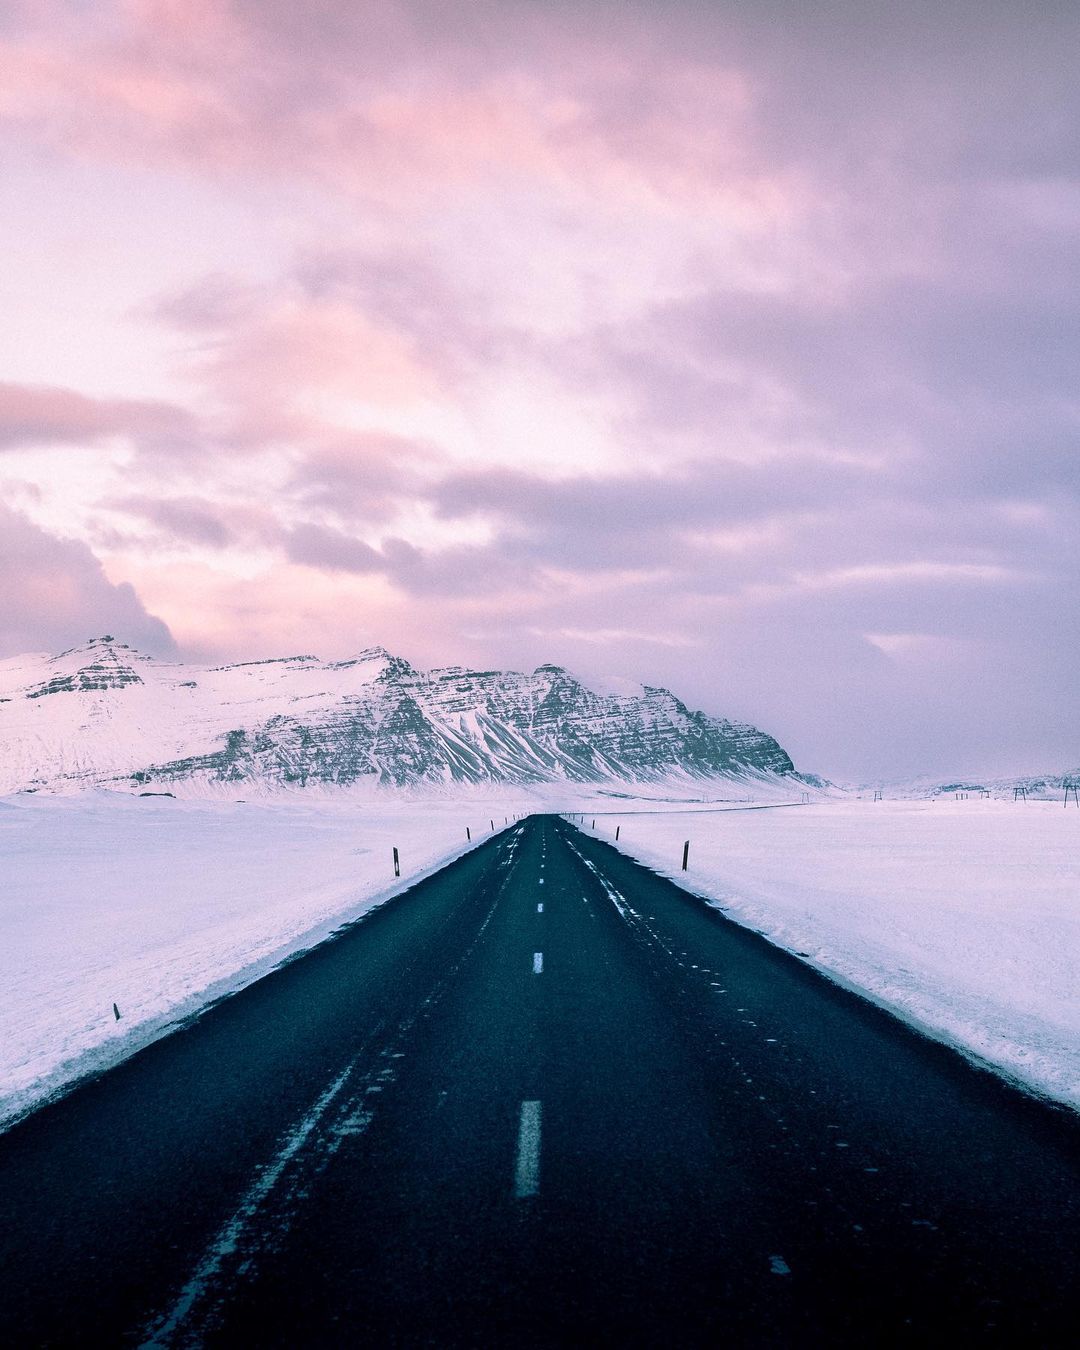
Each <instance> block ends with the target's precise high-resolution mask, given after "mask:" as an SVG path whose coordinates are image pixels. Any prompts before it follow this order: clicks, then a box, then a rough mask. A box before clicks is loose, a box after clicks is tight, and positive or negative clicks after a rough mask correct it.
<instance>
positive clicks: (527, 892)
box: [0, 817, 1080, 1347]
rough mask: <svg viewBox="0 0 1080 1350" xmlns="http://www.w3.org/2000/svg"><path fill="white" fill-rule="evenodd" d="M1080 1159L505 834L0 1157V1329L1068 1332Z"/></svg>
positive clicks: (1062, 1141)
mask: <svg viewBox="0 0 1080 1350" xmlns="http://www.w3.org/2000/svg"><path fill="white" fill-rule="evenodd" d="M1078 1145H1080V1130H1078V1125H1077V1121H1076V1118H1075V1117H1074V1116H1072V1115H1070V1114H1069V1113H1066V1112H1063V1111H1057V1110H1054V1109H1052V1108H1050V1107H1047V1106H1045V1105H1042V1104H1040V1103H1038V1102H1035V1101H1033V1100H1031V1099H1029V1098H1027V1097H1025V1096H1023V1095H1021V1094H1020V1093H1017V1092H1015V1091H1013V1090H1012V1089H1010V1088H1008V1087H1007V1086H1006V1085H1004V1084H1003V1083H1001V1082H999V1081H998V1080H997V1079H996V1078H994V1077H993V1076H992V1075H990V1074H987V1073H984V1072H981V1071H979V1070H977V1069H974V1068H972V1067H970V1066H969V1065H967V1064H966V1063H965V1062H964V1061H963V1060H962V1059H961V1058H959V1057H958V1056H956V1055H954V1054H953V1053H952V1052H950V1051H948V1050H946V1049H945V1048H943V1047H941V1046H938V1045H936V1044H934V1043H932V1042H930V1041H928V1040H925V1039H924V1038H922V1037H920V1036H918V1035H917V1034H915V1033H914V1032H911V1031H909V1030H907V1029H906V1028H905V1027H904V1026H902V1025H901V1024H900V1023H898V1022H896V1021H895V1020H894V1019H892V1018H891V1017H889V1016H888V1015H886V1014H884V1013H882V1012H881V1011H879V1010H878V1009H876V1008H875V1007H873V1006H872V1005H870V1004H869V1003H867V1002H865V1001H863V1000H861V999H859V998H857V997H855V996H854V995H852V994H850V993H847V992H845V991H844V990H841V989H839V988H837V987H836V986H834V985H832V984H830V983H829V982H828V981H826V980H824V979H822V978H821V977H819V976H818V975H816V974H815V973H814V972H813V971H812V970H810V969H809V968H808V967H806V966H805V965H803V964H802V963H800V962H799V961H797V960H795V959H794V958H791V957H788V956H786V955H784V954H783V953H781V952H778V951H776V950H775V949H774V948H772V947H770V946H769V945H768V944H767V943H765V942H764V941H762V940H761V939H759V938H757V937H755V936H754V935H753V934H750V933H748V932H746V931H745V930H743V929H740V928H739V927H737V926H736V925H734V924H732V923H730V922H728V921H727V920H725V919H724V918H723V916H722V915H720V914H718V913H716V911H714V910H710V909H709V908H708V907H706V906H705V905H704V904H703V903H702V902H701V901H699V900H696V899H695V898H693V897H691V896H688V895H687V894H686V893H685V892H683V891H681V890H680V889H679V888H678V887H676V886H674V885H672V884H671V883H670V882H668V881H665V880H663V879H661V878H658V877H656V876H654V875H653V874H651V873H649V872H647V871H646V870H644V869H643V868H641V867H639V866H638V865H636V864H635V863H633V862H631V861H630V860H628V859H626V858H624V857H623V856H621V855H620V854H618V853H616V852H615V851H614V850H613V849H611V848H609V847H608V846H607V845H605V844H603V843H600V842H599V841H598V840H596V839H593V838H591V837H589V836H588V835H587V834H583V833H581V832H579V831H577V830H575V829H573V828H572V827H571V826H570V825H568V824H567V823H565V822H564V821H561V820H557V819H556V818H553V817H534V818H531V819H530V820H528V821H526V822H523V823H522V824H521V825H519V826H517V827H515V828H513V829H511V830H510V831H508V832H506V833H504V834H502V835H500V836H498V837H497V838H495V839H494V840H492V841H491V842H490V843H488V844H487V845H485V846H484V847H482V848H480V849H478V850H476V851H475V852H474V853H472V854H470V855H468V856H467V857H465V858H463V859H461V860H459V861H458V862H456V863H454V864H453V865H451V866H450V867H448V868H446V869H445V870H444V871H443V872H441V873H440V874H439V875H438V876H436V877H432V878H430V879H429V880H427V881H425V882H422V883H420V884H419V885H417V886H416V887H414V888H413V889H412V890H411V891H410V892H408V893H407V894H406V895H404V896H402V897H400V898H398V899H397V900H395V901H392V902H390V903H389V904H387V905H385V906H384V907H382V908H381V909H380V910H378V911H376V912H375V913H373V914H372V915H370V916H369V917H367V918H366V919H364V920H363V921H361V922H359V923H357V924H355V925H354V926H352V927H351V928H350V929H349V930H347V931H346V932H345V933H343V934H341V935H340V936H338V937H336V938H334V939H332V940H330V941H328V942H327V943H325V944H323V945H322V946H321V947H319V948H317V949H316V950H315V951H313V952H311V953H309V954H308V955H306V956H304V957H302V958H300V959H298V960H296V961H294V962H292V963H291V964H289V965H288V966H285V967H284V968H282V969H281V970H279V971H276V972H275V973H274V974H272V975H270V976H268V977H266V978H265V979H263V980H261V981H259V982H258V983H257V984H255V985H253V986H251V987H250V988H249V989H247V990H245V991H244V992H243V993H241V994H238V995H236V996H234V997H232V998H230V999H227V1000H225V1001H223V1002H222V1003H220V1004H219V1005H217V1006H216V1007H214V1008H213V1009H211V1010H210V1011H208V1012H207V1013H205V1014H204V1015H203V1016H202V1017H201V1018H199V1019H197V1020H196V1021H194V1022H193V1023H192V1024H191V1025H190V1026H188V1027H187V1028H185V1029H183V1030H181V1031H179V1032H177V1033H176V1034H174V1035H172V1036H170V1037H168V1038H167V1039H165V1040H163V1041H160V1042H158V1043H157V1044H155V1045H153V1046H150V1047H149V1048H148V1049H146V1050H144V1051H142V1052H141V1053H140V1054H138V1055H136V1056H134V1057H133V1058H132V1059H130V1060H129V1061H127V1062H126V1063H125V1064H123V1065H121V1066H120V1067H119V1068H117V1069H114V1070H113V1071H112V1072H110V1073H108V1074H106V1075H104V1076H102V1077H101V1078H99V1079H97V1080H95V1081H92V1082H89V1083H86V1084H84V1085H83V1086H82V1087H80V1088H79V1089H78V1090H77V1091H75V1092H73V1093H72V1094H71V1095H70V1096H68V1097H67V1098H65V1099H64V1100H63V1101H60V1102H58V1103H56V1104H54V1105H52V1106H50V1107H47V1108H45V1109H43V1110H41V1111H39V1112H38V1113H37V1114H36V1115H34V1116H32V1117H30V1118H29V1119H28V1120H26V1121H24V1122H23V1123H22V1124H21V1125H20V1126H18V1127H17V1128H15V1129H14V1130H12V1131H10V1132H9V1133H8V1134H6V1135H5V1136H3V1137H0V1258H2V1259H0V1344H3V1345H4V1346H23V1345H37V1344H48V1345H77V1344H86V1345H95V1346H110V1345H128V1344H131V1345H138V1344H147V1345H161V1346H187V1345H211V1346H219V1345H220V1346H239V1345H244V1346H248V1345H258V1346H289V1347H301V1346H309V1345H342V1346H345V1345H349V1346H352V1345H356V1344H360V1343H366V1344H370V1345H375V1346H381V1345H425V1344H432V1345H472V1346H486V1345H508V1346H530V1345H538V1346H549V1345H571V1344H577V1343H582V1342H584V1343H586V1344H590V1343H591V1344H601V1345H602V1344H606V1343H616V1342H617V1343H619V1344H621V1345H658V1344H663V1345H668V1344H672V1343H674V1344H678V1345H680V1346H681V1345H692V1344H710V1345H712V1344H722V1343H726V1344H730V1345H754V1346H756V1345H769V1346H776V1345H784V1346H786V1345H797V1346H802V1345H814V1346H816V1345H845V1344H853V1345H854V1344H859V1345H863V1346H865V1345H868V1344H869V1345H875V1344H878V1345H880V1344H890V1345H891V1344H911V1345H925V1344H926V1343H927V1342H928V1341H929V1342H930V1343H934V1342H935V1341H938V1340H944V1339H945V1338H949V1339H950V1340H951V1339H953V1338H955V1337H962V1338H963V1339H964V1340H965V1341H966V1342H969V1343H970V1342H974V1343H987V1344H999V1345H1010V1344H1017V1343H1018V1342H1022V1343H1023V1344H1025V1345H1057V1344H1062V1345H1064V1344H1066V1343H1070V1344H1071V1343H1074V1340H1075V1334H1076V1326H1077V1318H1078V1314H1080V1297H1078V1295H1077V1290H1076V1287H1075V1280H1074V1261H1075V1254H1076V1253H1075V1248H1076V1236H1077V1218H1078V1214H1080V1147H1078Z"/></svg>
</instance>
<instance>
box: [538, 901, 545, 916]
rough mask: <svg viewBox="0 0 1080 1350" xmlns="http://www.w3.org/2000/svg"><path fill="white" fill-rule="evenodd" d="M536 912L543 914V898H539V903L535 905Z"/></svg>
mask: <svg viewBox="0 0 1080 1350" xmlns="http://www.w3.org/2000/svg"><path fill="white" fill-rule="evenodd" d="M536 912H537V914H543V912H544V902H543V900H541V901H540V903H539V904H538V905H537V906H536Z"/></svg>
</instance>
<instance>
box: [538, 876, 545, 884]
mask: <svg viewBox="0 0 1080 1350" xmlns="http://www.w3.org/2000/svg"><path fill="white" fill-rule="evenodd" d="M543 884H544V878H543V877H541V878H540V880H539V881H538V882H537V885H538V886H542V885H543Z"/></svg>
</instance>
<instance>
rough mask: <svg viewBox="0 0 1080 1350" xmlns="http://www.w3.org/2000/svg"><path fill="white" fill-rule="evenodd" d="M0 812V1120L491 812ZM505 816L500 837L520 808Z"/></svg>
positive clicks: (311, 938) (37, 802)
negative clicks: (396, 853)
mask: <svg viewBox="0 0 1080 1350" xmlns="http://www.w3.org/2000/svg"><path fill="white" fill-rule="evenodd" d="M0 808H3V809H0V1027H2V1028H3V1036H2V1037H0V1124H2V1123H3V1122H4V1121H5V1120H10V1119H11V1117H13V1116H15V1115H18V1114H20V1113H21V1112H23V1111H24V1110H26V1109H27V1108H28V1107H30V1106H32V1105H33V1104H35V1103H36V1102H38V1101H40V1100H41V1099H42V1098H43V1097H45V1096H47V1095H48V1094H49V1093H50V1092H52V1091H54V1090H56V1089H57V1088H59V1087H62V1086H63V1085H65V1084H66V1083H69V1082H71V1081H72V1080H73V1079H74V1078H77V1077H79V1076H81V1075H82V1074H84V1073H86V1072H88V1071H91V1070H93V1069H95V1068H101V1067H104V1066H106V1065H107V1064H110V1063H113V1062H115V1061H116V1060H118V1059H121V1058H123V1057H124V1055H126V1054H128V1053H130V1052H131V1051H132V1050H134V1049H136V1048H138V1047H139V1046H141V1045H144V1044H146V1043H147V1042H148V1041H150V1040H153V1039H154V1038H155V1037H156V1036H158V1035H160V1034H161V1032H162V1030H163V1029H164V1028H165V1027H167V1026H168V1025H170V1024H171V1023H173V1022H175V1021H176V1020H177V1019H179V1018H181V1017H184V1016H187V1015H190V1014H191V1013H193V1012H196V1011H198V1009H200V1008H202V1007H204V1006H205V1005H206V1003H208V1002H210V1001H212V1000H213V999H214V998H216V997H219V996H220V995H222V994H224V993H227V992H229V991H230V990H233V989H236V988H239V987H240V986H241V985H243V984H247V983H250V982H251V981H252V980H253V979H255V978H257V977H258V976H259V975H261V974H264V973H265V972H266V971H267V970H269V969H271V968H272V967H273V966H274V965H276V964H277V963H278V962H280V961H281V960H282V959H284V958H285V957H286V956H288V955H289V954H290V953H292V952H295V951H298V950H301V949H303V948H305V947H308V946H311V945H312V944H313V943H314V942H316V941H318V940H319V939H320V938H322V937H325V936H326V935H327V934H328V933H330V932H332V931H333V929H334V928H336V927H338V926H339V925H340V924H342V923H345V922H347V921H348V920H350V919H354V918H357V917H358V916H360V915H361V914H363V913H365V912H366V911H367V910H368V909H370V908H371V907H372V906H373V905H375V904H377V903H379V902H380V901H381V900H384V899H386V898H387V897H388V896H390V895H393V894H396V893H397V892H398V891H401V890H403V889H405V888H406V887H407V886H409V885H411V884H412V883H413V882H414V881H416V880H418V879H419V878H420V877H421V876H422V875H424V874H426V873H427V872H430V871H433V870H435V869H436V868H438V867H440V866H442V865H443V864H444V863H446V862H448V861H449V860H450V859H451V858H453V857H456V856H457V855H459V854H460V853H462V852H464V851H465V850H466V848H467V847H469V845H467V844H466V839H465V828H466V826H467V825H468V826H471V828H472V836H473V842H474V844H475V843H476V842H479V841H480V840H482V839H485V838H487V837H489V833H490V830H489V819H490V818H491V816H492V815H494V814H495V810H496V807H495V804H494V803H493V802H491V801H483V802H480V801H476V802H470V801H468V800H460V801H454V802H436V803H432V802H422V803H417V802H408V801H402V802H400V803H394V802H388V803H379V804H378V805H368V804H365V803H360V804H356V803H337V804H335V803H333V802H327V801H325V800H322V801H319V800H316V801H314V802H311V803H310V804H306V803H303V802H297V801H296V799H293V800H291V801H289V802H287V803H278V804H274V805H265V804H260V805H255V804H243V803H229V804H211V803H205V802H185V801H177V800H173V799H170V798H157V797H144V798H134V797H128V796H125V795H121V794H115V793H107V792H96V793H89V794H86V795H84V796H81V797H69V798H57V797H44V796H23V797H16V798H8V799H7V800H6V801H4V802H0ZM498 809H499V814H498V815H497V816H496V825H497V827H501V826H502V823H503V814H504V813H507V814H510V815H511V816H512V814H513V812H514V811H515V810H519V809H521V804H520V803H515V804H508V803H506V802H501V803H499V807H498ZM395 845H396V846H397V847H398V848H399V849H400V852H401V872H402V875H401V879H400V880H398V881H395V878H394V869H393V862H392V849H393V847H394V846H395ZM114 1002H115V1003H116V1004H117V1005H118V1006H119V1009H120V1012H121V1019H120V1021H119V1022H118V1021H116V1019H115V1018H114V1016H113V1010H112V1009H113V1003H114Z"/></svg>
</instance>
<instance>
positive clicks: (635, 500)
mask: <svg viewBox="0 0 1080 1350" xmlns="http://www.w3.org/2000/svg"><path fill="white" fill-rule="evenodd" d="M1078 51H1080V10H1078V9H1077V7H1076V5H1075V3H1073V0H1041V2H1040V3H1036V4H1021V3H1004V2H1002V0H969V2H965V0H932V2H930V0H907V2H906V3H904V4H902V5H899V4H895V3H891V0H890V3H880V4H879V3H875V2H874V0H850V2H848V0H824V2H823V3H821V4H814V5H809V4H796V3H794V0H785V2H784V3H780V0H649V2H648V3H646V2H645V0H610V2H609V0H494V2H489V0H459V3H454V4H447V3H446V0H303V3H298V0H6V3H5V4H4V6H3V7H2V9H0V191H2V192H3V196H4V203H3V208H4V209H3V211H2V212H0V256H2V258H3V265H2V267H0V296H2V303H3V319H2V322H0V654H13V653H16V652H20V651H26V650H57V649H59V648H60V647H62V646H64V645H70V644H71V643H73V642H77V641H81V640H82V639H84V638H86V637H89V636H91V635H93V634H96V633H101V632H104V631H109V632H113V633H115V634H116V635H117V636H118V637H122V638H124V639H126V640H127V641H129V642H131V643H133V644H134V645H137V646H139V647H141V648H142V649H144V650H146V651H150V652H153V653H155V654H160V655H170V654H171V655H179V656H181V657H184V658H190V659H205V658H213V659H217V658H222V659H231V658H239V659H251V658H255V657H260V656H267V655H280V654H284V653H294V652H313V653H316V654H318V655H321V656H325V657H337V656H343V655H347V654H349V653H351V652H354V651H356V650H358V649H360V648H362V647H364V646H367V645H371V644H374V643H383V644H384V645H386V646H388V647H389V648H391V649H392V650H394V651H396V652H399V653H401V654H402V655H405V656H407V657H408V658H409V659H411V660H413V661H414V662H416V663H417V664H420V665H425V666H426V665H433V664H450V663H462V664H474V665H482V666H490V665H496V664H498V665H507V666H514V667H518V668H522V667H525V668H531V667H532V666H533V665H535V664H537V663H539V662H541V661H549V660H550V661H556V662H559V663H561V664H564V665H567V666H569V667H570V668H571V669H574V670H576V671H577V672H579V673H580V674H582V675H583V676H586V677H588V676H594V677H599V676H616V675H617V676H625V677H628V678H633V679H638V680H645V681H647V682H651V683H663V684H668V685H669V686H671V687H673V688H674V689H675V690H676V691H677V692H678V693H679V694H680V695H681V696H683V697H684V698H685V699H686V700H687V701H689V702H690V703H692V704H694V705H695V706H699V707H703V708H705V709H706V710H708V711H710V712H714V713H721V714H728V715H731V716H737V717H745V718H748V719H750V720H753V721H755V722H757V723H759V724H760V725H762V726H764V727H765V728H767V729H768V730H770V731H772V732H773V733H774V734H775V735H777V736H778V737H779V739H780V740H781V741H782V742H783V744H784V745H785V746H786V747H787V748H788V749H789V750H790V751H791V752H792V754H793V755H794V757H795V759H796V761H797V763H798V764H799V765H800V767H803V768H806V769H811V770H817V771H819V772H824V773H826V774H831V775H837V776H849V777H856V778H860V779H863V780H870V779H874V778H877V777H892V776H897V775H901V774H908V773H916V772H920V771H927V772H934V773H938V772H940V773H951V772H953V771H957V772H959V771H970V772H978V773H991V772H1006V771H1012V770H1027V769H1033V770H1034V769H1042V768H1053V767H1057V768H1065V767H1071V766H1074V765H1076V764H1078V763H1080V718H1078V717H1077V710H1078V702H1080V608H1078V598H1080V511H1078V490H1080V471H1078V470H1080V459H1078V414H1080V379H1078V377H1080V323H1078V322H1077V320H1078V316H1080V308H1078V301H1080V81H1078V80H1077V78H1076V70H1077V59H1078Z"/></svg>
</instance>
